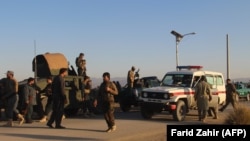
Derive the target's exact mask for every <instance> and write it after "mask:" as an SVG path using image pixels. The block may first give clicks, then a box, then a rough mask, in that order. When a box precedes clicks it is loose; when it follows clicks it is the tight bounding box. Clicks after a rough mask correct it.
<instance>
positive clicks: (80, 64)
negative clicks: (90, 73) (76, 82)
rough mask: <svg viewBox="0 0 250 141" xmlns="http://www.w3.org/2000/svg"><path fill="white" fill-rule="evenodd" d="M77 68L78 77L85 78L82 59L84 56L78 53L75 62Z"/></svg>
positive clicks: (84, 63)
mask: <svg viewBox="0 0 250 141" xmlns="http://www.w3.org/2000/svg"><path fill="white" fill-rule="evenodd" d="M75 63H76V66H77V73H78V75H79V76H83V77H84V76H86V60H85V59H84V54H83V53H80V54H79V56H78V57H76V60H75Z"/></svg>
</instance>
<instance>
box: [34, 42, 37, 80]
mask: <svg viewBox="0 0 250 141" xmlns="http://www.w3.org/2000/svg"><path fill="white" fill-rule="evenodd" d="M34 55H35V58H34V67H35V68H34V69H35V71H34V78H35V83H36V82H37V62H36V40H34Z"/></svg>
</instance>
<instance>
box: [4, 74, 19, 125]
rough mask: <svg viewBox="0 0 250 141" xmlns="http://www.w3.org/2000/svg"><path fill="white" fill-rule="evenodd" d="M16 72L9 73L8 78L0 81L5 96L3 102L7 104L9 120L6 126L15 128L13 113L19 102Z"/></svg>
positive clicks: (6, 110)
mask: <svg viewBox="0 0 250 141" xmlns="http://www.w3.org/2000/svg"><path fill="white" fill-rule="evenodd" d="M13 76H14V72H13V71H7V73H6V78H3V79H1V80H0V85H1V87H2V89H3V91H2V92H3V96H2V97H1V99H2V101H5V102H6V105H5V106H4V107H5V113H6V117H7V119H8V121H7V123H6V124H5V125H4V126H7V127H12V126H13V112H14V109H15V103H16V100H17V90H18V89H17V88H18V83H17V81H16V80H15V79H14V78H13Z"/></svg>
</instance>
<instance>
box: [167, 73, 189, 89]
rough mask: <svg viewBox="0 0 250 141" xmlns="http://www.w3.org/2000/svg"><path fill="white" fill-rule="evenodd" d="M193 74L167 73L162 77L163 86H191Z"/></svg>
mask: <svg viewBox="0 0 250 141" xmlns="http://www.w3.org/2000/svg"><path fill="white" fill-rule="evenodd" d="M192 78H193V75H192V74H167V75H165V76H164V78H163V79H162V86H173V87H190V86H191V83H192Z"/></svg>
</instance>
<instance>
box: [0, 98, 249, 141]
mask: <svg viewBox="0 0 250 141" xmlns="http://www.w3.org/2000/svg"><path fill="white" fill-rule="evenodd" d="M244 103H245V104H246V105H248V106H250V102H244ZM230 111H232V107H231V106H229V107H228V109H226V110H225V111H224V112H223V113H219V119H218V120H214V119H212V117H209V118H208V120H207V122H206V123H205V124H223V120H224V118H225V116H226V115H227V114H228V113H229V112H230ZM4 123H5V122H3V121H2V122H0V139H1V140H5V141H16V140H18V141H64V140H65V141H66V140H67V141H85V140H89V141H113V140H114V141H133V140H137V141H138V140H144V141H166V126H167V125H169V124H175V125H178V124H204V123H201V122H199V121H197V111H195V110H192V111H191V112H190V113H189V114H188V116H187V117H186V120H185V121H183V122H176V121H173V120H172V116H171V115H167V114H166V113H164V112H163V113H162V114H159V115H156V116H154V117H153V119H151V120H144V119H142V117H141V115H140V112H139V110H138V109H137V108H134V110H132V111H130V112H128V113H123V112H121V111H120V110H119V108H118V109H117V112H116V124H117V131H115V132H111V133H106V132H104V131H105V130H106V128H107V127H106V124H105V121H104V119H103V116H102V115H96V116H95V117H93V118H83V117H82V115H78V116H76V117H71V118H66V119H65V120H63V125H64V126H66V127H67V128H66V129H50V128H48V127H46V125H45V123H39V122H34V123H32V124H23V125H22V126H19V125H17V121H15V126H14V127H11V128H10V127H1V126H2V125H3V124H4Z"/></svg>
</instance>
